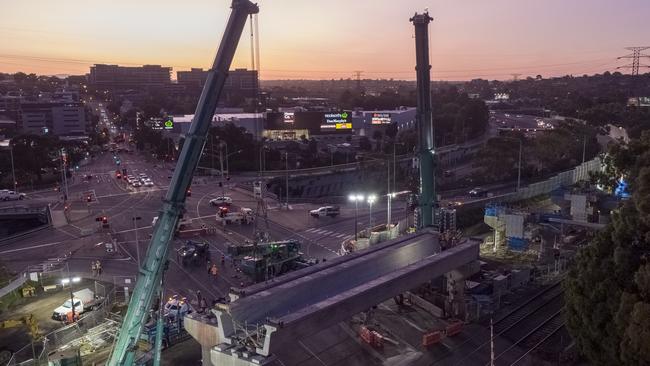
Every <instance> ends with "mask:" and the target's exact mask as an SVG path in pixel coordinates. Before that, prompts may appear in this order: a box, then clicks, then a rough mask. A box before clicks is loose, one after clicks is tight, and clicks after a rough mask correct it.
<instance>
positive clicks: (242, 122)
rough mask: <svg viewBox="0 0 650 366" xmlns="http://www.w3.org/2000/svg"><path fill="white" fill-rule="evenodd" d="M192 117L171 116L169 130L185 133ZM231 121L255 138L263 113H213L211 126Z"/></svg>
mask: <svg viewBox="0 0 650 366" xmlns="http://www.w3.org/2000/svg"><path fill="white" fill-rule="evenodd" d="M192 119H194V115H193V114H186V115H182V116H172V117H171V120H172V122H173V125H172V127H171V128H170V129H169V132H172V133H176V134H186V133H187V132H188V131H189V130H190V125H191V124H192ZM228 123H231V124H233V125H235V126H237V127H243V128H245V129H246V131H247V132H248V133H250V134H252V135H253V138H255V139H256V140H257V139H259V138H260V136H262V134H263V131H264V114H263V113H225V112H224V113H215V115H214V116H213V117H212V126H223V125H225V124H228Z"/></svg>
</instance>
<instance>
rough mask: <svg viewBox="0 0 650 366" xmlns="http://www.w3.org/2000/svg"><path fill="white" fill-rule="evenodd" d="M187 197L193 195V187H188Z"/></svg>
mask: <svg viewBox="0 0 650 366" xmlns="http://www.w3.org/2000/svg"><path fill="white" fill-rule="evenodd" d="M187 197H192V188H188V189H187Z"/></svg>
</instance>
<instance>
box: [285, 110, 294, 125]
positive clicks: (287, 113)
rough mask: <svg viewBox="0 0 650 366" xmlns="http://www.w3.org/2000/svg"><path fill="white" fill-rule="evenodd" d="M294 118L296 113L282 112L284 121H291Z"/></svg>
mask: <svg viewBox="0 0 650 366" xmlns="http://www.w3.org/2000/svg"><path fill="white" fill-rule="evenodd" d="M295 119H296V114H295V113H294V112H284V123H293V121H294V120H295Z"/></svg>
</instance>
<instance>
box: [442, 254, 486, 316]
mask: <svg viewBox="0 0 650 366" xmlns="http://www.w3.org/2000/svg"><path fill="white" fill-rule="evenodd" d="M479 270H480V265H479V262H478V261H473V262H470V263H468V264H465V265H463V266H462V267H459V268H456V269H455V270H453V271H450V272H447V273H445V280H446V283H447V296H448V297H447V301H446V302H445V314H446V315H449V316H453V317H455V318H458V319H462V320H464V319H465V313H466V311H465V310H466V309H465V279H466V278H468V277H470V276H472V275H473V274H475V273H477V272H478V271H479Z"/></svg>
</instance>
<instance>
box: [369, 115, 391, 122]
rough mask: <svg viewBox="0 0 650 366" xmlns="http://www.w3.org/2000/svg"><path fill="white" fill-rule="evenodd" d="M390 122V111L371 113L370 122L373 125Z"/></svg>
mask: <svg viewBox="0 0 650 366" xmlns="http://www.w3.org/2000/svg"><path fill="white" fill-rule="evenodd" d="M391 122H392V120H391V117H390V113H373V114H372V117H371V119H370V123H371V124H373V125H387V124H390V123H391Z"/></svg>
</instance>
